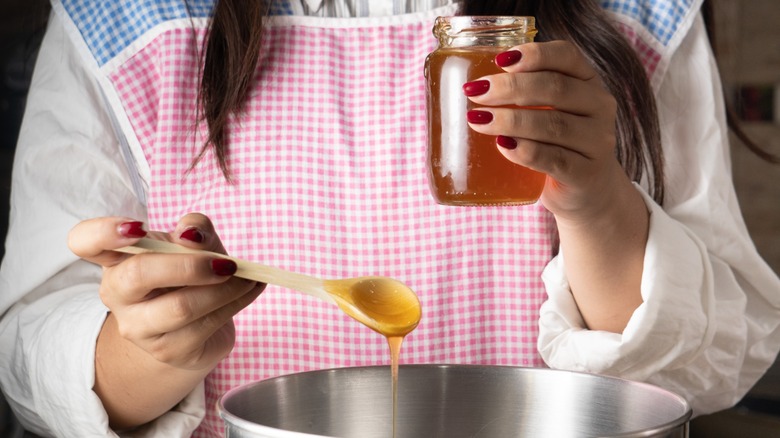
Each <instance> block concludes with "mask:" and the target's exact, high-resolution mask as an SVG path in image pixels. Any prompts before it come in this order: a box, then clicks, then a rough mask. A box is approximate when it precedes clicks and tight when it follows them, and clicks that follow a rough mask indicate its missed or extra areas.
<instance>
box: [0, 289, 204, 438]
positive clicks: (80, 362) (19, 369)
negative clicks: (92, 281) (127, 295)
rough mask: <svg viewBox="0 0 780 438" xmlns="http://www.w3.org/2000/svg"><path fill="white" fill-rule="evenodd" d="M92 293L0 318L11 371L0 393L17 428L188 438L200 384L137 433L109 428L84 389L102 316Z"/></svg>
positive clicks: (71, 294)
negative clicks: (11, 413)
mask: <svg viewBox="0 0 780 438" xmlns="http://www.w3.org/2000/svg"><path fill="white" fill-rule="evenodd" d="M93 289H94V287H90V290H89V291H85V290H84V287H83V286H82V287H81V288H73V289H70V290H63V291H60V292H58V293H55V294H51V295H48V296H46V297H44V298H41V299H39V300H37V301H35V302H34V303H32V304H29V305H23V306H21V307H19V308H16V309H13V310H11V312H12V313H13V314H12V315H6V317H5V318H4V319H6V321H4V324H3V325H4V327H3V331H4V332H6V333H3V338H4V339H13V340H14V341H13V344H12V345H9V346H5V345H4V346H3V347H4V349H5V348H6V347H8V350H6V351H7V352H8V353H10V354H9V355H8V356H5V358H3V360H2V362H9V364H8V365H9V369H10V370H11V371H12V373H11V376H8V377H6V378H4V380H5V379H8V380H11V381H10V382H4V384H3V387H4V389H8V393H7V394H6V397H7V398H8V402H9V404H10V405H11V407H12V408H13V410H14V412H15V414H16V415H17V417H18V418H19V420H20V421H21V423H22V425H23V426H24V427H25V429H26V430H28V431H30V432H33V433H36V434H39V435H44V436H49V435H54V436H95V437H98V436H105V437H116V436H133V437H143V436H149V437H151V436H168V437H177V436H181V437H186V436H189V435H190V434H191V433H192V431H193V430H194V429H195V428H196V427H197V426H198V424H199V423H200V421H201V420H202V418H203V417H204V415H205V396H204V391H203V385H202V384H201V385H200V386H199V387H198V388H196V389H195V390H194V391H193V392H192V393H191V394H190V395H188V396H187V398H185V399H184V400H183V401H182V402H180V403H179V404H178V405H177V406H176V408H174V409H173V410H171V411H170V412H168V413H166V414H165V415H163V416H161V417H160V418H158V419H157V420H155V421H153V422H151V423H149V424H147V425H145V426H143V427H142V428H139V429H135V430H133V431H132V432H128V433H126V434H125V433H121V434H117V433H116V432H114V431H112V430H111V429H110V427H109V425H108V416H107V414H106V412H105V409H104V408H103V405H102V403H101V401H100V399H99V398H98V396H97V394H95V392H94V391H93V390H92V388H93V386H94V383H95V345H96V341H97V337H98V334H99V333H100V330H101V327H102V325H103V322H104V320H105V317H106V315H107V313H108V310H107V309H106V307H105V306H104V305H103V303H102V302H101V301H100V298H99V297H98V295H97V293H96V292H95V291H94V290H93ZM9 319H10V320H9ZM10 331H15V332H16V333H8V332H10ZM0 356H4V355H0ZM4 365H5V364H4Z"/></svg>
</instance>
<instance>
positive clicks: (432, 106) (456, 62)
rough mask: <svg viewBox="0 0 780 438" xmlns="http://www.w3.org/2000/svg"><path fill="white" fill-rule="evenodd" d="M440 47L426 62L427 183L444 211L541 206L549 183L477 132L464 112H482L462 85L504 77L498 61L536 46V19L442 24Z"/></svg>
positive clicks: (444, 21) (459, 20)
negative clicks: (520, 48)
mask: <svg viewBox="0 0 780 438" xmlns="http://www.w3.org/2000/svg"><path fill="white" fill-rule="evenodd" d="M433 33H434V35H435V36H436V37H437V39H438V41H439V46H438V48H436V50H434V51H433V52H431V53H430V54H429V55H428V57H427V59H426V61H425V78H426V100H427V101H426V104H427V118H428V120H427V122H428V177H429V183H430V188H431V193H432V195H433V197H434V199H435V200H436V201H437V202H438V203H440V204H445V205H517V204H530V203H534V202H536V201H537V200H538V199H539V196H540V195H541V193H542V189H543V188H544V183H545V180H546V176H545V175H544V174H543V173H540V172H537V171H534V170H531V169H528V168H526V167H523V166H520V165H518V164H515V163H512V162H511V161H509V160H507V159H506V158H505V157H504V156H503V155H502V154H501V152H500V151H499V150H498V149H497V146H496V137H495V136H492V135H485V134H481V133H478V132H476V131H474V130H472V129H471V128H470V127H469V126H468V122H467V121H466V112H467V111H469V110H470V109H472V108H474V107H476V105H475V104H473V103H471V102H470V101H469V100H468V98H467V97H466V96H465V95H464V94H463V84H465V83H466V82H470V81H473V80H476V79H478V78H480V77H482V76H486V75H491V74H496V73H502V72H504V70H503V69H501V68H500V67H499V66H497V65H496V64H495V61H494V59H495V56H496V55H498V54H499V53H501V52H504V51H506V50H508V49H509V48H511V47H514V46H517V45H520V44H523V43H527V42H531V41H533V38H534V36H535V35H536V28H535V25H534V18H533V17H487V16H479V17H469V16H460V17H439V18H437V19H436V23H435V25H434V28H433Z"/></svg>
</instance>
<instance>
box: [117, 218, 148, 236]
mask: <svg viewBox="0 0 780 438" xmlns="http://www.w3.org/2000/svg"><path fill="white" fill-rule="evenodd" d="M143 227H144V223H143V222H139V221H133V222H125V223H123V224H120V225H119V234H120V235H122V236H123V237H133V238H136V237H144V236H146V231H145V230H144V228H143Z"/></svg>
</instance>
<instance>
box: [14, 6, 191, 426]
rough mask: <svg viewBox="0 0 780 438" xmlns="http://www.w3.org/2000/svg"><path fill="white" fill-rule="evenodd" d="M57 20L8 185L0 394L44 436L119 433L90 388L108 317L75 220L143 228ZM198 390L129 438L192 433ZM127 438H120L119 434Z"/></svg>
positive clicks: (124, 171) (85, 75)
mask: <svg viewBox="0 0 780 438" xmlns="http://www.w3.org/2000/svg"><path fill="white" fill-rule="evenodd" d="M93 78H94V75H92V74H90V73H89V72H88V70H87V67H86V66H85V65H84V64H83V58H82V57H81V56H80V55H79V54H78V53H77V50H76V49H75V46H74V45H73V43H72V42H71V40H70V39H69V38H68V37H67V36H66V30H65V29H64V26H63V23H62V20H61V19H60V18H58V16H57V15H56V14H52V16H51V20H50V23H49V28H48V30H47V33H46V36H45V38H44V41H43V43H42V46H41V48H40V52H39V55H38V61H37V65H36V68H35V72H34V74H33V79H32V84H31V88H30V93H29V95H28V100H27V106H26V110H25V116H24V121H23V125H22V128H21V132H20V135H19V142H18V146H17V149H16V156H15V162H14V173H13V178H12V194H11V217H10V224H9V233H8V237H7V241H6V255H5V258H4V260H3V264H2V268H0V315H2V319H0V369H2V370H3V371H2V373H0V385H1V386H2V390H3V393H4V395H5V397H6V398H7V400H8V402H9V404H10V406H11V407H12V409H13V411H14V413H15V415H16V417H17V418H18V420H19V421H20V422H21V423H22V425H23V427H24V428H25V429H26V430H28V431H30V432H32V433H35V434H38V435H42V436H71V437H75V436H95V437H98V436H117V434H116V433H114V432H113V431H111V430H110V429H109V426H108V418H107V415H106V413H105V410H104V409H103V406H102V404H101V403H100V400H99V398H98V397H97V395H96V394H95V393H94V392H93V391H92V387H93V385H94V375H95V366H94V359H95V342H96V339H97V336H98V334H99V332H100V329H101V327H102V324H103V321H104V319H105V316H106V314H107V309H106V308H105V307H104V305H103V303H102V302H101V301H100V299H99V297H98V287H99V284H100V277H101V270H100V268H99V267H97V266H94V265H92V264H90V263H87V262H84V261H81V260H79V259H78V258H77V257H76V256H75V255H73V254H72V253H71V251H70V250H69V249H68V247H67V235H68V232H69V230H70V229H71V228H72V227H73V226H74V225H75V224H76V223H78V222H79V221H80V220H82V219H86V218H91V217H99V216H106V215H125V216H127V217H131V218H136V219H140V220H144V219H145V218H146V211H145V207H144V206H143V205H142V203H141V202H140V201H139V200H138V197H137V196H136V191H135V190H134V189H133V183H132V179H131V177H130V174H129V172H128V168H127V166H125V161H124V159H123V156H122V152H121V148H120V146H119V144H118V141H117V137H116V135H115V132H114V131H113V129H112V124H111V118H110V115H109V114H108V112H107V110H106V106H105V105H104V101H103V98H102V94H101V92H100V90H99V87H98V85H97V83H96V82H95V80H94V79H93ZM204 413H205V399H204V395H203V387H202V385H201V387H199V388H198V389H196V390H195V391H193V393H192V394H191V395H190V396H188V397H187V398H186V399H185V400H184V401H182V402H181V403H180V404H179V405H178V406H177V407H176V408H175V409H174V410H172V411H171V412H169V413H168V414H166V415H164V416H162V417H161V418H159V419H158V420H156V421H154V422H152V423H150V424H149V425H147V426H145V427H144V428H143V429H142V430H136V431H133V432H132V433H130V434H127V435H132V436H165V437H176V436H182V437H184V436H189V435H190V433H191V431H192V430H194V429H195V428H196V427H197V425H198V424H199V423H200V420H201V419H202V418H203V415H204ZM120 435H124V434H120Z"/></svg>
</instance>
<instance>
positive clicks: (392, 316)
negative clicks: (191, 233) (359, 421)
mask: <svg viewBox="0 0 780 438" xmlns="http://www.w3.org/2000/svg"><path fill="white" fill-rule="evenodd" d="M117 251H120V252H124V253H128V254H140V253H145V252H155V253H168V254H170V253H176V254H208V255H211V256H214V257H218V258H223V259H229V260H232V261H234V262H235V263H236V265H237V267H238V269H237V270H236V273H235V274H233V275H234V276H236V277H241V278H245V279H247V280H254V281H259V282H262V283H267V284H274V285H277V286H282V287H285V288H288V289H292V290H296V291H298V292H303V293H305V294H307V295H311V296H314V297H316V298H319V299H321V300H324V301H327V302H329V303H331V304H336V305H337V306H339V308H341V310H342V311H343V312H344V313H346V314H347V315H349V316H350V317H352V318H353V319H355V320H357V321H358V322H360V323H362V324H363V325H365V326H367V327H368V328H370V329H372V330H374V331H376V332H378V333H379V334H381V335H383V336H385V337H387V338H388V341H390V340H391V339H393V338H401V339H402V338H403V337H404V336H406V335H407V334H409V333H410V332H411V331H412V330H414V329H415V327H417V324H418V323H419V322H420V317H421V315H422V309H421V307H420V300H419V298H418V297H417V294H415V293H414V291H412V290H411V289H409V287H407V286H406V285H405V284H403V283H401V282H400V281H398V280H395V279H393V278H388V277H358V278H346V279H334V280H322V279H319V278H316V277H311V276H308V275H303V274H298V273H295V272H289V271H285V270H283V269H279V268H275V267H272V266H265V265H261V264H257V263H252V262H248V261H246V260H241V259H238V258H235V257H230V256H227V255H224V254H219V253H215V252H210V251H202V250H195V249H191V248H186V247H184V246H181V245H177V244H175V243H172V242H166V241H163V240H155V239H150V238H147V237H145V238H142V239H141V240H139V241H138V242H137V243H136V244H135V245H133V246H126V247H124V248H120V249H118V250H117ZM399 343H400V341H399Z"/></svg>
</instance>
